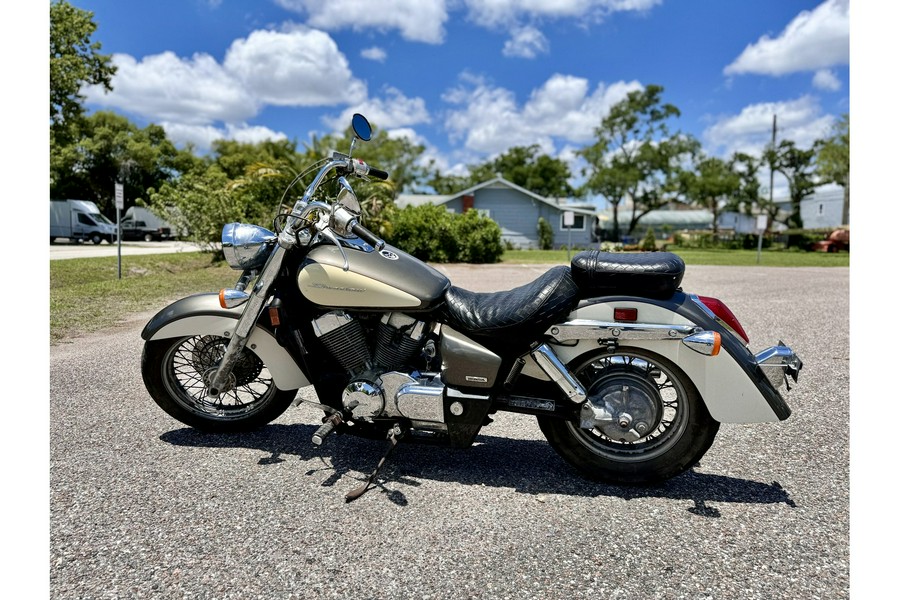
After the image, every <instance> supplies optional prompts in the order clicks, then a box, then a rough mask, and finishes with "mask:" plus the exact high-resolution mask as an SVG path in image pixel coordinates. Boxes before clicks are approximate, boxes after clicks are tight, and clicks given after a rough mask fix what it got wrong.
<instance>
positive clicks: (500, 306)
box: [444, 266, 579, 349]
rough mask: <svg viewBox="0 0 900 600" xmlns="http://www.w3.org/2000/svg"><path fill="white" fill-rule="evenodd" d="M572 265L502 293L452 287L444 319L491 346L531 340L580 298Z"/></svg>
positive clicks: (498, 346)
mask: <svg viewBox="0 0 900 600" xmlns="http://www.w3.org/2000/svg"><path fill="white" fill-rule="evenodd" d="M578 294H579V290H578V286H577V285H576V284H575V281H574V280H573V279H572V275H571V273H570V271H569V267H563V266H560V267H553V268H552V269H550V270H549V271H547V272H546V273H544V274H543V275H541V276H540V277H538V278H537V279H535V280H534V281H532V282H531V283H527V284H525V285H523V286H520V287H517V288H515V289H512V290H508V291H503V292H481V293H480V292H470V291H468V290H464V289H462V288H458V287H454V286H451V287H450V288H449V289H448V290H447V292H446V294H445V296H444V299H445V301H446V302H445V304H444V312H445V315H444V317H445V319H444V320H445V321H446V322H447V324H448V325H450V327H452V328H453V329H455V330H457V331H459V332H460V333H462V334H464V335H466V336H468V337H470V338H472V339H474V340H477V341H479V342H480V343H482V344H484V345H485V346H486V347H488V348H492V349H495V348H504V347H514V346H519V345H521V344H523V343H525V344H527V343H530V342H532V341H534V340H536V339H537V338H538V336H540V335H541V334H542V333H543V332H545V331H546V330H547V329H548V328H549V327H550V325H552V324H553V323H557V322H559V320H560V319H562V318H563V317H564V316H565V315H566V314H568V313H569V311H571V310H572V309H573V308H574V306H575V304H576V303H577V301H578Z"/></svg>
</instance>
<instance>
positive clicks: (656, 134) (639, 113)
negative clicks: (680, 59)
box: [578, 85, 698, 241]
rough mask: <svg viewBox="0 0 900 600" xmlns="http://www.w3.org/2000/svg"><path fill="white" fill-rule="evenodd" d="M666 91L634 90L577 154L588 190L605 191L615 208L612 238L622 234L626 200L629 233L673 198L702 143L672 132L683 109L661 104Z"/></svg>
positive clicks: (607, 116)
mask: <svg viewBox="0 0 900 600" xmlns="http://www.w3.org/2000/svg"><path fill="white" fill-rule="evenodd" d="M662 92H663V88H662V87H661V86H658V85H648V86H647V87H646V88H644V89H642V90H636V91H633V92H630V93H629V94H628V95H627V96H626V98H625V99H624V100H622V101H621V102H618V103H617V104H615V105H614V106H613V107H612V108H611V109H610V111H609V114H607V115H606V117H604V118H603V120H602V121H601V123H600V126H599V127H597V128H596V129H595V130H594V133H595V135H596V138H597V140H596V142H594V143H593V144H591V145H590V146H587V147H585V148H582V149H581V150H580V151H579V152H578V154H579V155H580V156H582V157H583V158H584V159H585V161H586V162H587V163H588V167H587V168H586V169H585V173H584V174H585V175H587V176H588V177H587V181H586V182H585V184H584V190H585V191H588V192H593V193H597V194H600V195H602V196H603V197H605V198H606V200H607V202H609V204H610V206H612V209H613V228H612V238H613V240H614V241H618V240H619V239H620V235H621V228H620V225H619V206H620V204H621V203H622V201H623V200H625V199H626V198H630V199H631V200H632V202H633V206H634V209H633V211H632V217H631V222H630V224H629V229H628V231H629V233H630V232H632V231H634V229H635V227H636V226H637V224H638V221H639V220H640V219H641V217H643V216H644V215H645V214H647V213H648V212H650V211H651V210H655V209H656V208H660V207H661V206H663V205H665V204H667V203H668V202H670V201H671V199H672V197H673V196H674V195H675V192H676V190H677V186H676V185H675V182H676V180H677V177H678V173H679V170H680V165H681V163H682V162H683V160H684V156H685V155H686V154H690V153H691V152H694V151H696V149H697V147H698V143H697V142H696V140H694V139H693V138H691V137H689V136H684V135H681V134H674V135H673V134H670V132H669V127H668V122H669V120H670V119H672V118H675V117H678V116H680V115H681V112H680V111H679V110H678V108H677V107H675V106H674V105H672V104H663V103H662Z"/></svg>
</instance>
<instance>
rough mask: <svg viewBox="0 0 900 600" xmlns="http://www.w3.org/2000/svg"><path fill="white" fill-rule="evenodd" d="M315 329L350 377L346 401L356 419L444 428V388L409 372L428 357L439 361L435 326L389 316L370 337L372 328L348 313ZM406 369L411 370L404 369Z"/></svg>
mask: <svg viewBox="0 0 900 600" xmlns="http://www.w3.org/2000/svg"><path fill="white" fill-rule="evenodd" d="M313 330H314V332H315V334H316V336H318V338H319V340H320V341H321V342H322V344H323V345H324V346H325V347H326V348H327V349H328V352H330V353H331V355H332V356H333V357H334V358H335V360H337V361H338V363H340V365H341V366H342V367H343V368H344V369H345V370H346V371H347V372H348V373H349V374H350V383H349V384H348V385H347V386H346V388H345V389H344V392H343V396H342V399H341V401H342V403H343V406H344V408H345V409H347V410H348V411H350V413H351V414H352V415H353V418H355V419H361V420H365V421H372V420H374V419H376V418H379V417H387V418H389V417H395V418H396V417H403V418H406V419H410V420H411V421H413V422H414V425H416V426H417V427H419V428H428V429H438V430H441V429H444V426H443V423H444V385H443V383H441V381H440V379H439V378H438V377H425V376H422V375H420V374H419V372H418V371H416V370H413V369H411V368H406V367H409V366H410V365H411V364H412V363H413V362H414V361H415V360H416V359H417V358H419V357H420V356H421V355H423V354H425V355H426V356H430V357H433V356H434V354H435V351H434V342H433V341H431V340H430V339H429V334H430V333H431V326H430V325H428V324H426V323H424V322H423V321H419V320H417V319H415V318H413V317H410V316H408V315H405V314H403V313H387V314H385V315H384V316H383V317H382V318H381V320H380V321H378V322H377V324H376V325H375V326H374V327H372V328H369V330H374V331H372V333H370V334H369V337H371V338H373V339H374V348H372V349H371V350H370V348H369V345H368V343H367V342H366V338H367V327H365V326H364V325H363V323H362V322H361V321H360V320H359V319H357V318H354V317H353V316H351V315H349V314H348V313H346V312H344V311H332V312H329V313H326V314H324V315H322V316H321V317H319V318H317V319H315V320H314V321H313ZM404 368H406V369H405V370H404Z"/></svg>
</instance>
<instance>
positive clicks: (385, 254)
mask: <svg viewBox="0 0 900 600" xmlns="http://www.w3.org/2000/svg"><path fill="white" fill-rule="evenodd" d="M379 254H381V255H382V256H383V257H385V258H386V259H388V260H397V259H399V258H400V257H399V256H398V255H397V254H396V253H394V252H391V251H390V250H382V251H381V252H379Z"/></svg>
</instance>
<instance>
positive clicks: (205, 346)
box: [141, 335, 297, 432]
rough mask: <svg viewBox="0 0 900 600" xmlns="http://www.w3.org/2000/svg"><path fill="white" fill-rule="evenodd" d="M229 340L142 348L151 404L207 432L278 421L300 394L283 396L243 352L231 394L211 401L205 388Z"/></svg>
mask: <svg viewBox="0 0 900 600" xmlns="http://www.w3.org/2000/svg"><path fill="white" fill-rule="evenodd" d="M227 345H228V339H227V338H224V337H220V336H214V335H198V336H193V337H183V338H171V339H165V340H158V341H151V342H147V343H146V344H145V345H144V353H143V356H142V357H141V373H142V375H143V378H144V384H145V385H146V386H147V391H148V392H150V396H151V397H152V398H153V400H154V401H155V402H156V403H157V404H158V405H159V406H160V408H162V409H163V410H164V411H166V412H167V413H168V414H169V415H171V416H172V417H174V418H176V419H178V420H179V421H181V422H182V423H184V424H186V425H190V426H191V427H194V428H196V429H202V430H204V431H219V432H225V431H249V430H252V429H256V428H258V427H261V426H263V425H265V424H266V423H268V422H270V421H272V420H274V419H276V418H278V417H279V416H280V415H281V414H282V413H283V412H284V411H285V410H287V408H288V406H290V404H291V402H292V401H293V399H294V397H295V396H296V394H297V390H289V391H283V390H279V389H278V388H276V387H275V382H274V381H273V380H272V376H271V374H270V373H269V370H268V369H267V368H266V365H265V364H263V362H262V360H260V358H259V357H258V356H257V355H256V354H255V353H253V352H252V351H251V350H249V349H247V348H245V349H244V350H243V351H242V352H241V355H240V357H239V358H238V361H237V363H236V364H235V367H234V369H233V370H232V372H231V377H230V381H229V383H228V385H227V388H228V389H227V390H225V391H223V392H222V393H220V394H219V396H218V397H215V398H214V397H212V396H210V395H209V394H208V393H207V382H208V378H209V377H210V376H211V374H212V372H213V370H214V369H215V367H216V366H217V365H218V364H219V361H220V360H221V359H222V356H223V354H224V352H225V347H226V346H227Z"/></svg>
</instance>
